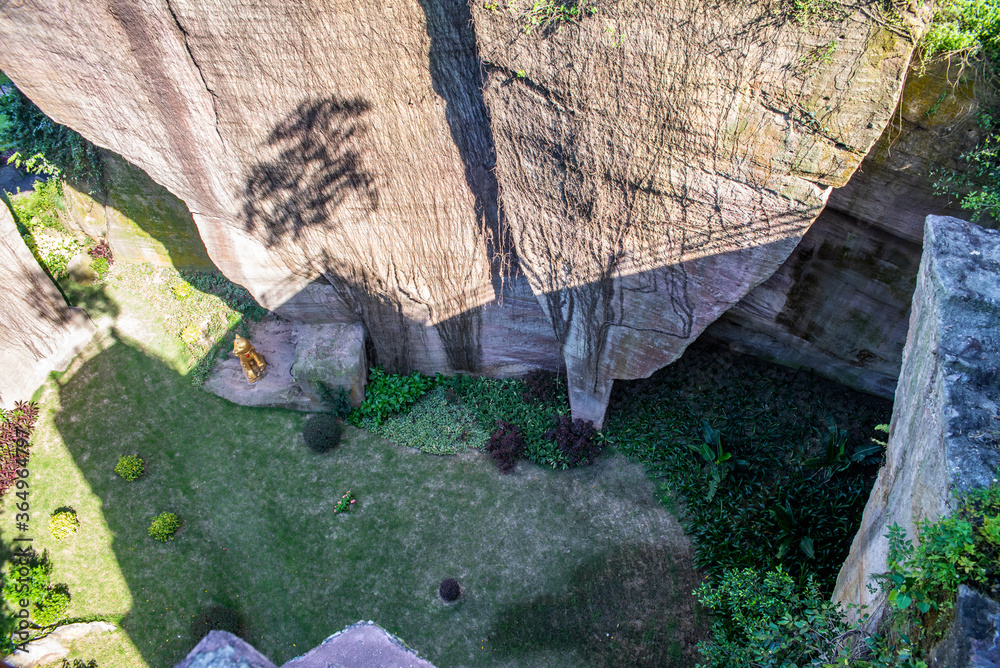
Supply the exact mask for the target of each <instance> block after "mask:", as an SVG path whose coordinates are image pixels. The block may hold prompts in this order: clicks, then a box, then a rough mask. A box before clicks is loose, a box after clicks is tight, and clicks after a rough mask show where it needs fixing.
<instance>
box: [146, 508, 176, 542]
mask: <svg viewBox="0 0 1000 668" xmlns="http://www.w3.org/2000/svg"><path fill="white" fill-rule="evenodd" d="M180 526H181V521H180V519H179V518H178V517H177V515H174V514H173V513H166V512H164V513H160V514H159V515H157V516H156V517H155V518H153V523H152V524H150V525H149V535H150V536H151V537H153V538H155V539H156V540H158V541H161V542H164V543H166V542H167V541H168V540H173V539H174V534H175V533H176V532H177V529H179V528H180Z"/></svg>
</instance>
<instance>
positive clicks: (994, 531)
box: [881, 482, 1000, 642]
mask: <svg viewBox="0 0 1000 668" xmlns="http://www.w3.org/2000/svg"><path fill="white" fill-rule="evenodd" d="M917 529H918V535H919V539H918V544H917V545H916V546H915V547H914V545H913V544H912V543H911V542H910V541H908V540H906V536H905V535H904V533H903V530H902V529H901V528H900V527H899V526H898V525H893V526H892V527H891V528H890V530H889V534H888V538H889V554H888V558H887V562H888V566H889V570H888V572H887V573H886V574H885V575H884V576H882V578H881V580H882V584H883V586H884V588H886V589H887V590H888V592H889V593H888V600H889V604H890V605H891V606H892V608H893V609H894V610H896V611H897V612H898V613H899V614H898V617H899V618H900V621H901V622H902V624H903V625H904V626H909V627H911V628H923V630H924V631H926V634H927V636H928V637H929V640H930V642H935V641H936V640H938V639H940V635H941V632H942V631H943V630H944V628H943V626H944V625H943V624H940V623H936V622H938V621H944V618H942V617H941V616H940V615H939V614H938V611H942V610H943V611H948V610H951V608H952V607H953V605H954V601H955V595H956V593H957V592H958V587H959V585H962V584H965V585H968V586H970V587H975V588H979V589H981V590H984V591H987V590H988V589H989V588H990V587H991V586H992V585H993V584H995V583H996V582H997V581H998V580H1000V484H997V483H995V482H994V483H993V484H991V485H990V486H989V487H987V488H983V489H975V490H972V491H970V492H968V493H967V494H966V495H965V497H964V498H962V499H960V500H959V502H958V507H957V509H956V510H955V512H953V513H952V514H951V515H948V516H945V517H942V518H940V519H938V520H937V521H933V522H932V521H923V522H918V523H917Z"/></svg>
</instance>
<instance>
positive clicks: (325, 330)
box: [291, 323, 368, 407]
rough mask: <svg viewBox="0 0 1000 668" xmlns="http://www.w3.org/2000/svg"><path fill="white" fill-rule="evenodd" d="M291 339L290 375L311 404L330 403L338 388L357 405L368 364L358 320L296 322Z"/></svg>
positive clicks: (362, 396) (359, 403) (338, 390)
mask: <svg viewBox="0 0 1000 668" xmlns="http://www.w3.org/2000/svg"><path fill="white" fill-rule="evenodd" d="M293 339H294V341H295V360H294V361H293V362H292V369H291V373H292V378H294V379H295V382H296V383H298V384H299V387H301V388H302V390H303V392H304V393H305V394H306V396H308V397H309V399H310V401H311V402H312V404H313V405H315V406H324V405H330V403H331V400H332V398H333V396H334V395H335V394H336V393H337V392H340V391H343V392H346V393H347V394H348V396H349V397H350V400H351V405H352V406H355V407H357V406H360V405H361V402H363V401H364V400H365V383H366V381H367V378H368V365H367V363H366V359H365V331H364V328H362V327H361V325H360V323H353V324H333V325H296V326H295V327H294V330H293Z"/></svg>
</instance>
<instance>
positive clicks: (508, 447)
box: [486, 420, 524, 473]
mask: <svg viewBox="0 0 1000 668" xmlns="http://www.w3.org/2000/svg"><path fill="white" fill-rule="evenodd" d="M486 452H488V453H490V456H491V457H493V459H494V461H496V463H497V468H498V469H500V472H501V473H508V472H509V471H510V470H511V469H513V468H514V465H515V464H517V460H518V458H519V457H521V456H522V455H524V436H522V435H521V430H520V429H518V428H517V425H515V424H511V423H510V422H504V421H503V420H497V428H496V429H494V430H493V433H492V434H490V438H489V440H488V441H486Z"/></svg>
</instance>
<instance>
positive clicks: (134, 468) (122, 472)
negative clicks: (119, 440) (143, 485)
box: [115, 455, 146, 482]
mask: <svg viewBox="0 0 1000 668" xmlns="http://www.w3.org/2000/svg"><path fill="white" fill-rule="evenodd" d="M145 470H146V465H145V463H144V462H143V460H142V458H141V457H139V455H122V456H121V457H119V458H118V463H117V464H115V473H117V474H118V475H119V477H121V478H123V479H124V480H128V481H129V482H131V481H133V480H138V479H139V478H141V477H142V474H143V473H144V472H145Z"/></svg>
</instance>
